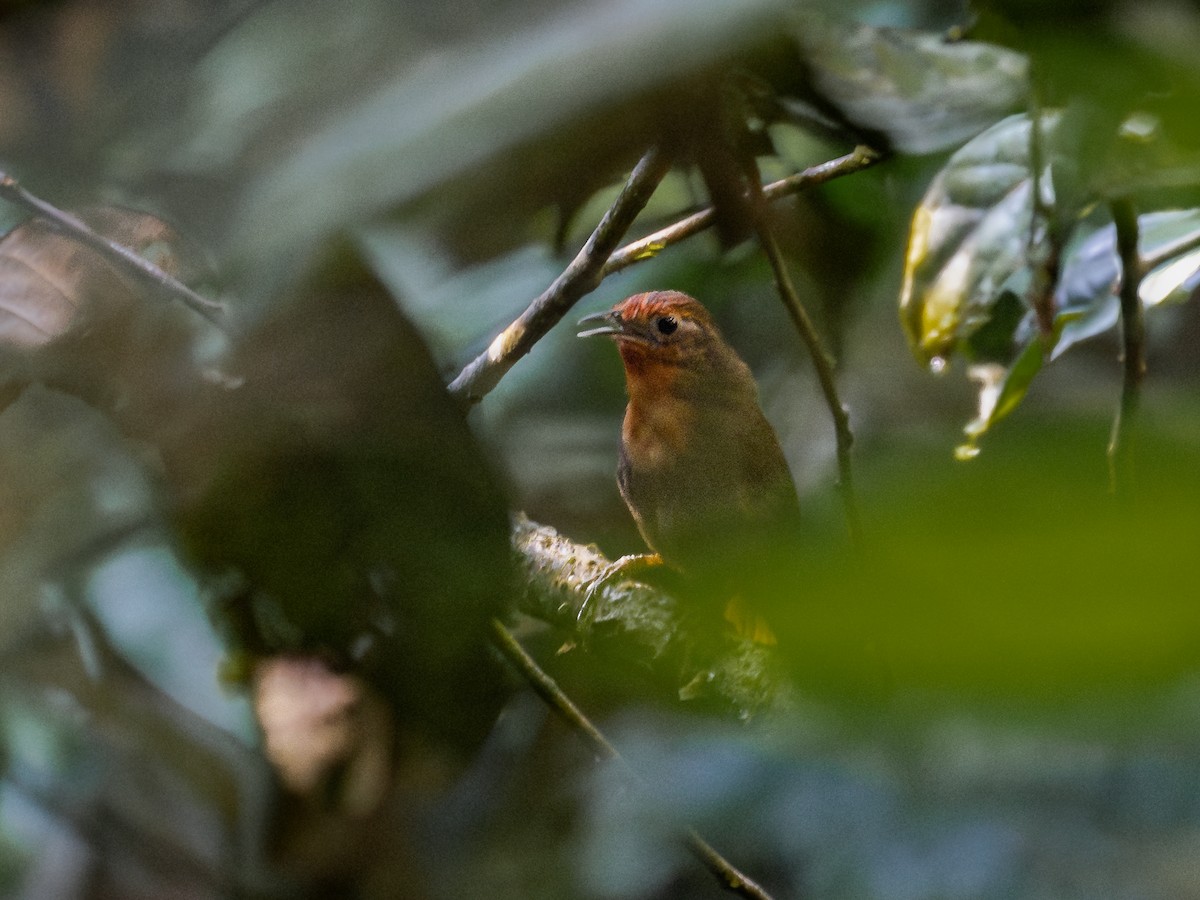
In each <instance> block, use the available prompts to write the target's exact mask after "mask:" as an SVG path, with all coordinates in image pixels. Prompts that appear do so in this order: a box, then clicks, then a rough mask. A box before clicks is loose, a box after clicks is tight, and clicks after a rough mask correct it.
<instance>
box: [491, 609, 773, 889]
mask: <svg viewBox="0 0 1200 900" xmlns="http://www.w3.org/2000/svg"><path fill="white" fill-rule="evenodd" d="M492 635H493V638H494V641H495V644H496V647H497V648H498V649H499V650H500V652H501V653H502V654H503V655H504V657H505V659H507V660H508V661H509V662H510V663H512V665H513V666H515V667H516V668H517V670H518V671H519V672H520V673H521V675H522V676H524V678H525V679H526V680H527V681H528V682H529V684H530V686H531V687H532V688H533V689H534V691H536V692H537V695H538V696H539V697H541V698H542V700H544V701H545V702H546V704H547V705H548V706H549V707H550V708H551V709H553V710H554V711H555V712H556V713H558V714H559V715H560V716H562V718H563V719H564V720H565V721H566V722H567V724H568V725H570V726H571V728H573V729H574V730H575V731H576V733H577V734H579V736H580V737H581V738H583V740H584V742H585V743H586V744H587V745H588V748H589V749H590V750H591V751H592V753H593V754H595V756H596V757H597V758H598V759H603V760H612V761H613V762H616V763H618V764H619V765H620V766H621V767H622V768H623V769H624V770H625V771H626V772H627V773H628V774H629V775H630V776H631V777H633V778H635V779H636V777H637V776H636V774H635V773H634V772H633V770H632V769H631V768H630V766H629V764H628V763H627V762H625V759H624V758H623V757H622V756H621V754H620V752H619V751H618V750H617V748H616V747H614V746H613V745H612V743H610V742H609V740H608V738H606V737H605V736H604V734H603V733H602V732H601V731H600V729H598V728H597V727H596V726H595V725H594V724H592V722H591V720H590V719H588V717H587V716H586V715H584V713H583V711H582V710H581V709H580V708H579V707H578V706H576V705H575V703H574V701H572V700H571V698H570V697H568V696H567V695H566V694H565V693H564V692H563V690H562V688H560V687H559V686H558V683H557V682H556V681H555V680H554V679H553V678H551V677H550V676H549V675H548V674H546V672H545V671H544V670H543V669H542V667H541V666H539V665H538V664H537V661H536V660H535V659H534V658H533V657H532V656H530V655H529V653H528V652H526V650H525V648H524V647H522V646H521V644H520V642H519V641H518V640H517V639H516V638H515V637H514V636H513V633H512V632H511V631H509V630H508V628H506V627H505V625H504V623H502V622H500V621H499V620H498V619H493V620H492ZM684 840H685V842H686V843H687V846H688V849H689V850H690V851H691V852H692V854H693V855H694V856H695V857H696V858H697V859H699V860H700V862H701V863H703V864H704V866H705V867H706V868H707V869H708V870H709V871H710V872H711V873H712V874H713V875H714V876H715V877H716V879H717V880H718V881H719V882H720V883H721V886H722V887H724V888H725V889H726V890H727V891H729V892H731V893H734V894H737V895H738V896H739V897H746V898H749V900H771V895H770V894H768V893H767V892H766V891H765V890H764V889H763V888H762V887H761V886H760V885H759V884H758V883H757V882H755V881H754V880H753V879H751V878H749V877H747V876H746V875H744V874H743V873H742V872H741V871H739V870H738V869H737V868H736V867H735V866H734V865H733V864H732V863H730V862H729V861H728V860H727V859H725V857H723V856H722V855H721V854H720V853H718V852H717V851H716V850H715V849H714V848H713V846H712V845H711V844H709V843H708V842H707V841H706V840H704V838H702V837H701V836H700V835H699V834H698V833H697V832H696V831H695V830H694V829H691V828H688V829H686V831H685V833H684Z"/></svg>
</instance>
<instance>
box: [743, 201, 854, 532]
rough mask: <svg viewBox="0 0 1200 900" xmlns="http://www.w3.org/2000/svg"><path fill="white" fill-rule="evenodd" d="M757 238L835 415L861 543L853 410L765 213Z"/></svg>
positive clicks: (843, 487)
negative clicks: (844, 397) (844, 400)
mask: <svg viewBox="0 0 1200 900" xmlns="http://www.w3.org/2000/svg"><path fill="white" fill-rule="evenodd" d="M758 239H759V242H760V243H761V244H762V248H763V253H764V254H766V257H767V260H768V261H769V262H770V263H771V270H772V271H773V272H774V274H775V285H776V287H777V288H778V289H779V296H780V299H782V300H783V305H784V306H785V307H786V308H787V311H788V315H789V316H791V318H792V322H793V323H794V324H795V326H796V330H797V331H798V332H799V333H800V339H801V340H803V341H804V344H805V346H806V347H808V352H809V355H810V356H812V361H813V368H814V369H816V372H817V381H818V382H819V383H820V385H821V393H822V394H824V396H825V404H826V406H828V407H829V413H830V415H831V416H833V427H834V430H835V433H836V436H837V461H838V490H839V492H840V493H841V495H842V505H843V506H844V507H845V509H846V524H847V527H848V528H849V530H850V538H851V540H852V541H853V542H854V543H855V545H856V546H861V545H862V520H861V519H860V518H859V514H858V499H857V497H856V496H855V493H854V472H853V469H852V467H851V461H850V447H851V445H852V444H853V443H854V432H853V431H851V430H850V413H849V411H848V410H847V409H846V407H845V406H844V405H843V404H842V401H841V398H840V397H839V396H838V392H837V384H836V382H835V381H834V377H833V369H834V361H833V357H832V356H831V355H830V354H829V351H828V350H826V349H825V345H824V344H823V343H822V342H821V336H820V335H819V334H818V333H817V329H816V326H814V325H813V323H812V319H811V318H809V315H808V311H807V310H806V309H805V308H804V304H802V303H801V302H800V296H799V295H798V294H797V293H796V288H795V286H794V285H793V284H792V279H791V276H790V275H789V274H788V270H787V260H785V259H784V257H783V253H782V252H781V251H780V249H779V244H778V242H777V241H776V240H775V235H774V234H773V233H772V231H771V228H770V226H769V225H768V224H767V222H766V220H765V218H764V217H762V216H760V217H759V221H758Z"/></svg>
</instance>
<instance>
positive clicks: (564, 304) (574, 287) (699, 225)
mask: <svg viewBox="0 0 1200 900" xmlns="http://www.w3.org/2000/svg"><path fill="white" fill-rule="evenodd" d="M882 159H883V156H882V154H880V153H878V152H877V151H875V150H873V149H871V148H870V147H867V146H865V145H863V146H859V147H856V148H855V149H854V151H853V152H852V153H848V154H846V155H845V156H839V157H838V158H837V159H831V160H829V161H828V162H823V163H820V164H818V165H815V166H810V167H809V168H807V169H805V170H804V171H802V172H796V173H795V174H793V175H789V176H787V177H786V178H781V179H779V180H778V181H773V182H771V183H770V184H767V185H764V186H763V187H762V197H763V199H764V200H778V199H779V198H781V197H787V196H790V195H792V194H796V193H799V192H800V191H803V190H805V189H806V188H810V187H814V186H816V185H818V184H823V183H825V182H826V181H832V180H833V179H835V178H840V177H841V176H843V175H850V174H852V173H854V172H858V171H860V170H862V169H866V168H869V167H871V166H873V165H875V164H876V163H878V162H880V161H881V160H882ZM645 164H646V158H643V160H642V162H641V163H640V164H639V166H644V165H645ZM637 174H638V170H636V169H635V170H634V174H633V175H632V176H630V180H629V182H627V183H626V185H625V189H624V190H623V191H622V192H621V196H619V197H618V198H617V201H616V203H615V204H614V206H613V207H612V208H611V209H610V210H609V212H608V214H607V215H606V216H605V218H604V219H603V220H601V222H600V225H599V226H597V228H596V231H595V232H594V233H593V234H592V238H591V239H589V241H588V243H587V244H585V245H584V248H583V250H581V251H580V253H579V255H578V256H576V257H575V260H574V261H573V262H572V263H571V265H570V266H569V267H568V268H567V270H566V271H565V272H563V274H562V275H560V276H559V277H558V279H556V280H555V282H554V284H552V285H550V287H549V288H547V289H546V291H545V292H543V293H542V295H541V296H540V297H538V298H537V299H536V300H534V301H533V303H531V304H530V305H529V307H528V308H527V309H526V310H525V311H524V312H523V313H521V315H520V316H519V317H518V318H517V320H516V321H515V322H513V323H512V324H511V325H509V326H508V327H507V328H506V329H504V331H502V332H501V333H500V335H499V336H498V337H497V338H496V339H495V340H494V341H493V342H492V345H491V346H490V347H489V348H488V350H487V352H486V353H484V354H482V355H480V356H479V357H477V358H476V359H474V360H472V361H471V362H470V363H469V364H468V365H467V366H466V368H464V369H463V370H462V372H461V373H459V375H458V377H457V378H455V379H454V381H452V382H451V383H450V391H451V393H452V394H454V395H455V396H458V397H460V398H462V399H465V400H467V401H468V402H470V403H476V402H478V401H479V400H481V399H482V398H483V397H484V396H485V395H486V394H487V393H488V392H489V391H490V390H491V389H492V388H494V387H495V386H496V384H497V383H498V382H499V381H500V379H501V378H503V377H504V375H505V374H506V373H507V372H508V370H509V369H510V368H512V366H513V364H514V363H515V362H516V361H517V360H518V359H519V358H520V357H521V356H524V355H525V354H526V353H528V352H529V349H530V348H531V347H532V346H533V344H535V343H536V342H537V341H538V340H540V339H541V338H542V337H543V336H544V335H545V334H546V332H547V331H549V330H550V328H551V327H553V326H554V325H555V324H556V323H557V322H558V320H559V319H561V318H562V316H563V315H565V314H566V312H567V310H568V309H570V307H571V306H572V304H574V303H575V302H576V301H577V300H578V299H579V298H580V297H583V296H584V295H585V294H587V293H588V292H589V291H591V290H594V289H595V287H596V286H597V285H598V284H599V283H600V282H601V281H603V280H604V279H605V278H607V277H608V276H609V275H612V274H613V273H615V272H620V271H622V270H623V269H627V268H629V267H630V266H632V265H633V264H634V263H637V262H641V261H642V260H644V259H649V258H651V257H653V256H656V255H657V254H658V253H659V252H661V251H662V250H664V249H666V248H667V247H669V246H671V245H672V244H678V243H679V242H680V241H683V240H685V239H687V238H689V237H692V236H693V235H696V234H699V233H700V232H702V231H704V230H706V229H708V228H710V227H711V226H712V225H713V223H714V222H716V219H717V214H716V210H715V209H714V208H713V207H711V206H710V207H708V208H706V209H702V210H700V211H699V212H696V213H693V214H692V215H690V216H687V217H686V218H683V219H680V220H679V221H678V222H675V223H674V224H672V225H668V226H667V227H666V228H663V229H661V230H659V231H656V232H654V233H653V234H650V235H647V236H646V237H644V238H639V239H638V240H636V241H631V242H630V243H628V244H626V245H625V246H624V247H622V248H620V249H619V250H615V251H613V250H611V248H610V250H609V251H608V252H609V253H611V255H606V256H605V257H604V259H602V260H600V264H601V267H600V269H599V271H598V273H590V272H589V273H587V274H588V275H589V277H592V276H593V275H594V279H595V280H594V281H591V282H590V283H588V284H583V283H582V282H580V283H576V281H575V280H576V279H578V278H579V277H580V275H581V274H583V273H579V272H573V270H575V269H576V267H577V266H579V265H580V264H581V260H583V261H585V262H589V263H594V262H595V260H596V257H598V256H599V253H598V252H597V247H593V246H592V245H593V241H595V240H596V238H597V235H600V234H601V233H602V232H604V233H605V234H611V233H612V232H613V229H612V228H610V227H606V222H607V221H608V219H609V217H610V216H612V214H613V211H614V210H616V209H617V207H618V206H619V205H621V203H622V200H623V199H624V198H625V197H626V194H627V193H628V192H630V189H631V187H632V186H633V185H634V182H635V179H636V176H637ZM665 174H666V169H665V167H664V168H663V170H662V172H661V173H660V174H658V175H657V178H656V179H655V181H654V182H653V184H650V185H649V187H650V191H649V192H648V193H647V194H646V196H645V197H644V198H642V199H641V204H642V205H645V202H646V200H647V199H649V194H650V193H653V188H654V187H655V186H656V185H657V183H658V180H661V178H662V176H663V175H665ZM640 209H641V206H638V208H637V210H634V211H633V215H634V216H636V214H637V211H638V210H640ZM632 218H633V216H631V217H630V222H632ZM628 227H629V222H626V223H625V224H624V227H623V228H622V229H621V232H620V233H618V234H615V238H616V240H619V239H620V236H621V234H623V233H624V232H625V230H627V229H628ZM613 243H614V244H615V240H614V242H613ZM535 322H536V326H537V327H536V330H535V329H534V323H535ZM493 357H495V359H496V361H495V362H492V358H493Z"/></svg>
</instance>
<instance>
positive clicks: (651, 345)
mask: <svg viewBox="0 0 1200 900" xmlns="http://www.w3.org/2000/svg"><path fill="white" fill-rule="evenodd" d="M579 324H580V325H592V326H593V327H591V328H588V329H586V330H584V331H581V332H579V337H595V336H607V337H611V338H612V339H613V340H614V341H615V342H616V344H617V347H618V349H619V350H620V351H621V359H622V361H623V362H624V363H625V373H626V375H627V377H628V380H629V383H630V386H631V388H632V387H633V386H634V385H635V384H636V382H638V381H641V380H647V379H652V380H654V381H656V382H669V383H676V382H678V381H679V380H680V379H685V378H686V376H687V375H689V374H690V375H692V376H701V375H705V374H712V373H718V372H720V373H725V374H726V375H728V374H729V373H730V372H731V371H736V372H738V373H739V380H740V373H741V372H743V371H745V364H744V363H742V361H741V360H740V359H739V358H738V356H737V354H736V353H735V352H734V351H733V349H732V348H731V347H730V346H729V345H728V344H727V343H726V342H725V339H724V338H723V337H722V336H721V332H720V331H719V330H718V329H717V326H716V323H715V322H714V321H713V318H712V316H711V315H710V314H709V312H708V310H707V309H705V308H704V306H702V305H701V304H700V302H699V301H698V300H695V299H693V298H692V297H689V296H688V295H687V294H683V293H680V292H679V291H650V292H648V293H645V294H634V295H633V296H632V297H629V298H628V299H626V300H622V301H621V302H620V303H618V304H617V305H616V306H614V307H613V308H612V309H610V310H607V311H605V312H599V313H595V314H593V315H590V316H586V317H584V318H583V319H580V321H579ZM745 377H747V378H748V377H749V373H748V371H747V372H746V376H745Z"/></svg>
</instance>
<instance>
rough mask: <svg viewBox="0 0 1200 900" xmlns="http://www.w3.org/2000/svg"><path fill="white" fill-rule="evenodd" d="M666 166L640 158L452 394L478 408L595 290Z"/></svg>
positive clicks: (662, 155)
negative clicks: (568, 255) (574, 250)
mask: <svg viewBox="0 0 1200 900" xmlns="http://www.w3.org/2000/svg"><path fill="white" fill-rule="evenodd" d="M670 167H671V158H670V155H669V154H668V153H667V152H666V151H665V150H664V149H662V148H661V147H655V148H653V149H651V150H650V151H649V152H648V153H647V154H646V155H645V156H643V157H642V159H641V160H640V161H639V162H638V164H637V166H636V167H635V168H634V170H633V172H632V174H631V175H630V176H629V180H628V181H627V182H626V183H625V187H624V188H622V190H621V193H620V195H619V196H618V197H617V199H616V201H615V202H614V203H613V205H612V206H611V207H610V208H609V209H608V211H607V212H606V213H605V214H604V217H603V218H602V219H601V220H600V224H599V225H597V226H596V230H595V231H593V232H592V235H591V237H589V238H588V239H587V242H586V243H585V244H584V245H583V249H582V250H580V251H579V253H578V254H577V255H576V256H575V258H574V259H573V260H571V264H570V265H569V266H567V268H566V269H565V270H564V271H563V273H562V274H561V275H559V276H558V278H556V279H554V283H553V284H551V285H550V287H548V288H546V290H545V291H543V292H542V294H541V296H539V297H538V298H537V299H536V300H534V301H533V302H532V303H531V304H529V306H528V307H527V308H526V309H525V311H524V312H523V313H521V315H520V316H518V317H517V319H516V321H515V322H513V323H512V324H511V325H509V326H508V327H507V328H505V329H504V330H503V331H502V332H500V334H498V335H497V336H496V339H495V340H494V341H492V343H491V346H489V347H488V348H487V350H486V351H485V352H483V353H481V354H480V355H479V356H477V357H476V358H475V359H474V360H472V361H471V362H470V363H468V365H467V366H466V368H464V369H463V370H462V372H461V373H459V375H458V377H457V378H455V379H454V381H452V382H451V383H450V393H451V394H453V395H454V396H456V397H458V398H460V399H462V400H465V401H466V402H468V403H478V402H479V401H480V400H482V399H483V397H484V396H485V395H486V394H487V393H488V392H489V391H491V390H492V388H494V387H495V386H496V385H497V384H499V382H500V379H501V378H503V377H504V375H505V373H506V372H508V370H509V369H511V368H512V367H513V366H514V365H515V364H516V362H517V360H519V359H520V358H521V357H522V356H524V355H525V354H526V353H528V352H529V351H530V350H531V349H532V348H533V345H534V344H536V343H537V342H538V341H539V340H541V339H542V337H543V336H545V334H546V332H548V331H549V330H550V329H551V328H552V327H554V325H555V324H557V322H558V321H559V319H561V318H562V317H563V316H564V315H565V314H566V313H567V311H568V310H569V309H570V308H571V307H572V306H573V305H574V304H575V302H576V301H577V300H578V299H579V298H580V297H583V296H584V295H585V294H587V293H589V292H590V291H593V290H595V289H596V286H597V285H598V284H600V281H601V279H603V277H604V264H605V262H607V261H608V258H609V256H610V255H611V254H612V252H613V250H615V249H616V247H617V243H618V242H619V241H620V240H621V238H622V237H623V236H624V234H625V232H626V231H628V230H629V226H630V225H632V224H633V220H634V219H635V218H636V217H637V214H638V213H639V212H641V211H642V208H643V207H644V206H645V205H646V202H647V201H648V200H649V199H650V195H651V194H653V193H654V189H655V188H656V187H658V183H659V182H660V181H662V179H663V177H664V176H665V175H666V174H667V171H668V170H669V169H670Z"/></svg>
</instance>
